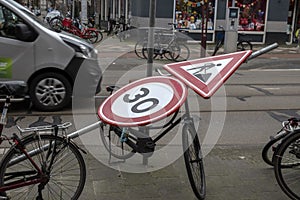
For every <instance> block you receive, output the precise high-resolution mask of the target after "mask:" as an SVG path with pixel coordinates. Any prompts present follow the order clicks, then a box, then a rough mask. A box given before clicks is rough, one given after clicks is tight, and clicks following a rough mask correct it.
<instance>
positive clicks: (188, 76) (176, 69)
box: [164, 50, 252, 98]
mask: <svg viewBox="0 0 300 200" xmlns="http://www.w3.org/2000/svg"><path fill="white" fill-rule="evenodd" d="M251 53H252V51H251V50H249V51H240V52H235V53H230V54H224V55H220V56H213V57H207V58H200V59H196V60H190V61H185V62H180V63H172V64H167V65H165V66H164V68H165V69H166V70H167V71H169V72H170V73H171V74H173V75H174V76H176V77H177V78H178V79H180V80H181V81H183V82H184V83H185V84H186V85H188V86H189V87H191V88H192V89H193V90H194V91H195V92H197V93H198V94H199V95H201V96H202V97H204V98H209V97H211V96H212V95H213V94H214V93H215V92H216V91H217V89H218V88H219V87H220V86H221V85H222V84H224V82H225V81H226V80H227V79H228V78H229V77H230V76H231V75H232V74H233V73H234V72H235V70H236V69H237V68H238V67H239V66H240V65H241V64H242V63H243V62H244V61H245V60H246V59H247V58H248V57H249V56H250V55H251Z"/></svg>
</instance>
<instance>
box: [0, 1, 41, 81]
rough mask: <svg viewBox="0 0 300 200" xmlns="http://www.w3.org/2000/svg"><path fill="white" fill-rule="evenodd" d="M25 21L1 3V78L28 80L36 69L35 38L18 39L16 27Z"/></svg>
mask: <svg viewBox="0 0 300 200" xmlns="http://www.w3.org/2000/svg"><path fill="white" fill-rule="evenodd" d="M21 23H25V22H24V20H22V19H21V18H20V17H19V16H18V15H17V14H15V13H14V12H13V11H12V10H10V9H9V8H7V7H5V6H4V5H1V4H0V80H3V79H13V80H24V81H27V79H28V77H29V75H30V74H32V72H33V71H34V68H35V66H34V40H35V39H36V38H33V39H32V40H30V41H22V40H21V39H18V36H17V34H16V31H15V28H16V25H17V24H21ZM36 37H37V36H36Z"/></svg>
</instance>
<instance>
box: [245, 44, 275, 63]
mask: <svg viewBox="0 0 300 200" xmlns="http://www.w3.org/2000/svg"><path fill="white" fill-rule="evenodd" d="M278 46H279V45H278V43H277V42H276V43H273V44H271V45H269V46H266V47H264V48H262V49H260V50H258V51H255V52H253V53H252V54H251V55H250V56H249V57H248V59H247V61H249V60H251V59H253V58H256V57H258V56H260V55H262V54H264V53H267V52H269V51H272V50H273V49H276V48H277V47H278Z"/></svg>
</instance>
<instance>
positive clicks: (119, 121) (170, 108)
mask: <svg viewBox="0 0 300 200" xmlns="http://www.w3.org/2000/svg"><path fill="white" fill-rule="evenodd" d="M151 82H158V83H167V84H168V85H169V86H171V88H172V89H173V91H174V93H173V97H172V100H171V101H170V102H169V103H168V104H167V105H166V106H165V107H164V108H162V109H160V110H159V111H156V112H155V113H152V114H151V116H149V115H148V116H143V117H136V118H124V117H120V116H118V115H115V114H113V112H112V110H111V106H112V104H113V102H114V101H115V100H116V99H117V98H118V97H119V96H121V95H122V94H124V93H125V92H126V91H128V90H130V89H132V88H134V87H136V86H139V85H142V84H145V83H151ZM170 83H171V84H170ZM186 98H187V87H186V85H185V84H184V83H182V82H181V81H179V80H178V79H175V78H172V77H164V76H153V77H147V78H143V79H141V80H137V81H134V82H132V83H130V84H128V85H126V86H124V87H122V88H121V89H119V90H118V91H116V92H115V93H114V94H112V95H111V96H109V97H108V98H107V99H106V100H105V101H104V102H103V103H102V104H101V105H100V107H99V109H98V117H99V118H100V120H102V121H103V122H105V123H107V124H111V125H115V126H123V127H133V126H145V125H148V124H150V123H153V122H156V121H159V120H160V119H163V118H165V117H167V116H169V115H171V114H172V113H174V112H175V111H176V110H178V109H179V108H180V107H181V105H182V104H183V103H184V102H185V100H186ZM128 119H130V120H128Z"/></svg>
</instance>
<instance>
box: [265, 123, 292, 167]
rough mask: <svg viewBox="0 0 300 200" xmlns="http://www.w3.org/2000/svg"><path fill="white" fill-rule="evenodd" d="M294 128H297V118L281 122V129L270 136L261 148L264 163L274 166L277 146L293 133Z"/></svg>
mask: <svg viewBox="0 0 300 200" xmlns="http://www.w3.org/2000/svg"><path fill="white" fill-rule="evenodd" d="M296 128H298V120H297V119H296V118H290V119H288V120H287V121H283V122H282V128H281V130H279V131H278V132H277V133H276V135H274V136H271V137H270V140H269V141H268V142H267V143H266V144H265V146H264V148H263V150H262V158H263V160H264V161H265V163H267V164H268V165H270V166H274V155H275V152H276V150H277V148H278V146H279V145H280V143H281V142H282V140H283V139H284V138H285V137H287V136H288V135H289V134H291V133H293V132H294V130H295V129H296Z"/></svg>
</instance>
